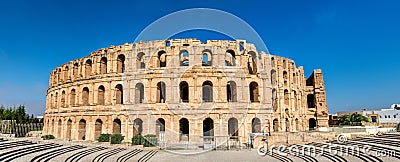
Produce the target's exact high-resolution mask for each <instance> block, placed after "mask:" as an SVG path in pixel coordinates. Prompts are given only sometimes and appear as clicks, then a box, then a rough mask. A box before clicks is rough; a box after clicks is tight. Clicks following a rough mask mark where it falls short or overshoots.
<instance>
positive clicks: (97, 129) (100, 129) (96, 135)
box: [94, 119, 103, 140]
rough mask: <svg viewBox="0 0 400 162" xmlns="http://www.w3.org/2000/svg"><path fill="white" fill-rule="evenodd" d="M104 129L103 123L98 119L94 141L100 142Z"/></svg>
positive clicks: (95, 124) (95, 125)
mask: <svg viewBox="0 0 400 162" xmlns="http://www.w3.org/2000/svg"><path fill="white" fill-rule="evenodd" d="M102 129H103V121H101V119H97V120H96V122H95V123H94V139H95V140H98V139H99V137H100V135H101V133H102Z"/></svg>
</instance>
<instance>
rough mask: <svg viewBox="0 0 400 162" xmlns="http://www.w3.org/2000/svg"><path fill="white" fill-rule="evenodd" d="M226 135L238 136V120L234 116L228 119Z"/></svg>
mask: <svg viewBox="0 0 400 162" xmlns="http://www.w3.org/2000/svg"><path fill="white" fill-rule="evenodd" d="M228 135H229V136H230V138H238V136H239V130H238V120H237V119H236V118H234V117H232V118H230V119H229V120H228Z"/></svg>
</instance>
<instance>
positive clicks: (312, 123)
mask: <svg viewBox="0 0 400 162" xmlns="http://www.w3.org/2000/svg"><path fill="white" fill-rule="evenodd" d="M316 126H317V122H316V121H315V119H314V118H310V119H308V129H309V130H314V129H315V127H316Z"/></svg>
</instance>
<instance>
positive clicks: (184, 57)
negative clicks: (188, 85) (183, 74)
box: [179, 50, 189, 66]
mask: <svg viewBox="0 0 400 162" xmlns="http://www.w3.org/2000/svg"><path fill="white" fill-rule="evenodd" d="M179 60H180V62H181V66H189V53H188V51H186V50H183V51H181V52H180V54H179Z"/></svg>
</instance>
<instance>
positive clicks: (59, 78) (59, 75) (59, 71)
mask: <svg viewBox="0 0 400 162" xmlns="http://www.w3.org/2000/svg"><path fill="white" fill-rule="evenodd" d="M57 79H58V83H60V82H62V81H63V80H62V78H61V69H58V72H57Z"/></svg>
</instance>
